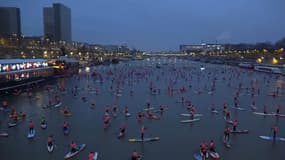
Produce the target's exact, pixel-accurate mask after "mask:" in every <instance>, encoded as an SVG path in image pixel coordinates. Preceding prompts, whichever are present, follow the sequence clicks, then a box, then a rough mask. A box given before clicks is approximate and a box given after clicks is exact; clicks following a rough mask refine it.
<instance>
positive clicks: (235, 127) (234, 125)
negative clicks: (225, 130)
mask: <svg viewBox="0 0 285 160" xmlns="http://www.w3.org/2000/svg"><path fill="white" fill-rule="evenodd" d="M237 126H238V121H237V120H235V121H234V122H233V131H236V130H237Z"/></svg>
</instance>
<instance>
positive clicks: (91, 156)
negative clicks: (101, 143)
mask: <svg viewBox="0 0 285 160" xmlns="http://www.w3.org/2000/svg"><path fill="white" fill-rule="evenodd" d="M94 155H95V153H94V152H89V154H88V160H94Z"/></svg>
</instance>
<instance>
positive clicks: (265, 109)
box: [263, 105, 267, 114]
mask: <svg viewBox="0 0 285 160" xmlns="http://www.w3.org/2000/svg"><path fill="white" fill-rule="evenodd" d="M263 113H264V114H267V107H266V105H264V106H263Z"/></svg>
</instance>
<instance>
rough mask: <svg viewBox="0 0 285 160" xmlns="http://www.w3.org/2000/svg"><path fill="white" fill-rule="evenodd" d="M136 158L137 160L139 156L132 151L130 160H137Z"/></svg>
mask: <svg viewBox="0 0 285 160" xmlns="http://www.w3.org/2000/svg"><path fill="white" fill-rule="evenodd" d="M138 158H139V154H138V153H137V151H136V150H134V151H133V153H132V160H137V159H138Z"/></svg>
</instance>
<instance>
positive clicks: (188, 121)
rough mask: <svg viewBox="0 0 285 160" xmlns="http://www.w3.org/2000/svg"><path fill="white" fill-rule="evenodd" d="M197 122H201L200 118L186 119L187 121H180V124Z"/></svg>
mask: <svg viewBox="0 0 285 160" xmlns="http://www.w3.org/2000/svg"><path fill="white" fill-rule="evenodd" d="M196 121H200V119H199V118H195V119H186V120H182V121H180V123H191V122H196Z"/></svg>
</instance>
